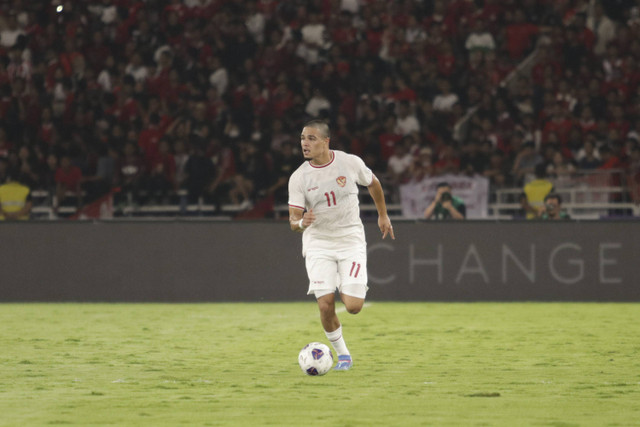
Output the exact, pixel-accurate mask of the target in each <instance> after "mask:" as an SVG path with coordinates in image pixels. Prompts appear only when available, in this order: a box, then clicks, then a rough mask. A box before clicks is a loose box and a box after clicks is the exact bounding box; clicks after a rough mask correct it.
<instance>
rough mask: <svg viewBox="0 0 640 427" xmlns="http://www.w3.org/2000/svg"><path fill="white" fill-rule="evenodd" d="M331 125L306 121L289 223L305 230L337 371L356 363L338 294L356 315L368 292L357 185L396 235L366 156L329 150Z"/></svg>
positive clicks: (383, 227)
mask: <svg viewBox="0 0 640 427" xmlns="http://www.w3.org/2000/svg"><path fill="white" fill-rule="evenodd" d="M329 140H330V135H329V126H328V125H327V124H326V123H325V122H323V121H321V120H313V121H310V122H308V123H307V124H306V125H305V126H304V128H303V129H302V134H301V135H300V144H301V146H302V153H303V155H304V158H305V160H308V161H306V162H304V163H303V164H302V165H301V166H300V167H299V168H298V169H296V171H295V172H294V173H293V174H292V175H291V178H290V179H289V222H290V225H291V230H293V231H297V232H301V233H302V255H303V256H304V258H305V265H306V268H307V275H308V276H309V290H308V292H307V294H308V295H311V294H314V295H315V297H316V300H317V302H318V308H319V309H320V320H321V322H322V326H323V327H324V330H325V334H326V335H327V339H328V340H329V341H330V342H331V344H332V345H333V348H334V349H335V351H336V353H337V354H338V363H337V364H336V366H335V368H334V369H336V370H348V369H350V368H351V366H352V365H353V361H352V359H351V354H350V353H349V350H348V349H347V345H346V344H345V341H344V338H343V337H342V325H341V324H340V320H339V319H338V316H337V315H336V311H335V292H336V290H338V291H339V292H340V298H341V299H342V302H343V303H344V305H345V308H346V309H347V311H348V312H349V313H351V314H357V313H358V312H360V310H361V309H362V306H363V305H364V299H365V296H366V294H367V289H368V287H367V247H366V245H367V244H366V241H365V236H364V227H363V225H362V220H361V219H360V207H359V204H358V185H363V186H366V187H367V188H368V190H369V194H371V197H372V198H373V201H374V203H375V205H376V209H377V211H378V227H379V228H380V231H381V232H382V238H383V239H384V238H385V237H387V235H390V236H391V238H392V239H395V236H394V234H393V227H392V226H391V221H390V219H389V215H388V214H387V206H386V203H385V200H384V193H383V192H382V186H381V185H380V181H378V178H376V176H375V175H374V174H373V172H371V170H370V169H369V168H368V167H367V166H366V165H365V164H364V162H363V161H362V159H360V158H359V157H357V156H354V155H352V154H347V153H345V152H342V151H337V150H331V149H330V148H329Z"/></svg>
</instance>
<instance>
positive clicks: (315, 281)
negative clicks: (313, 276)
mask: <svg viewBox="0 0 640 427" xmlns="http://www.w3.org/2000/svg"><path fill="white" fill-rule="evenodd" d="M312 282H313V284H314V285H322V284H323V283H324V280H312Z"/></svg>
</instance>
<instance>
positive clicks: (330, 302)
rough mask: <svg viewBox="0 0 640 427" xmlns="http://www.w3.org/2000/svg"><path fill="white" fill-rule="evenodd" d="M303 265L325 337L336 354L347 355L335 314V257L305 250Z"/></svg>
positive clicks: (336, 277) (336, 281) (347, 350)
mask: <svg viewBox="0 0 640 427" xmlns="http://www.w3.org/2000/svg"><path fill="white" fill-rule="evenodd" d="M305 266H306V267H307V275H308V276H309V291H308V294H314V295H315V297H316V301H317V302H318V309H319V310H320V321H321V323H322V327H323V328H324V332H325V335H326V336H327V339H328V340H329V342H330V343H331V345H332V346H333V349H334V350H335V351H336V353H337V354H338V357H340V356H341V355H342V356H344V355H347V356H348V355H349V349H347V345H346V344H345V342H344V338H343V337H342V326H341V325H340V320H339V319H338V316H337V315H336V305H335V292H336V288H337V286H338V275H337V273H336V270H337V267H336V259H335V256H334V255H333V254H330V253H325V252H315V253H310V252H307V255H306V257H305Z"/></svg>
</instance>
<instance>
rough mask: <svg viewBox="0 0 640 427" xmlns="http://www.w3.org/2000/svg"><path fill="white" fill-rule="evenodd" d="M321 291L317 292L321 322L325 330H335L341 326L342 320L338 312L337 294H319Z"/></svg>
mask: <svg viewBox="0 0 640 427" xmlns="http://www.w3.org/2000/svg"><path fill="white" fill-rule="evenodd" d="M319 294H320V293H319V292H318V293H316V297H317V301H318V309H319V310H320V322H322V327H323V328H324V330H325V331H335V330H336V329H338V328H339V327H340V320H339V319H338V315H337V314H336V302H335V294H334V293H333V292H332V293H330V294H326V295H322V296H318V295H319Z"/></svg>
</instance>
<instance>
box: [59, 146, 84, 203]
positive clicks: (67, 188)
mask: <svg viewBox="0 0 640 427" xmlns="http://www.w3.org/2000/svg"><path fill="white" fill-rule="evenodd" d="M55 181H56V201H57V203H55V204H54V206H53V208H54V211H55V212H56V213H57V210H58V207H59V206H63V205H66V202H67V201H68V200H69V198H74V199H75V201H76V203H75V205H76V207H78V206H80V204H81V203H82V189H81V187H80V185H81V183H82V171H81V170H80V168H79V167H77V166H74V165H73V164H72V163H71V157H70V156H69V155H68V154H64V155H63V156H62V157H61V158H60V166H59V167H58V169H57V170H56V175H55Z"/></svg>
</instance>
